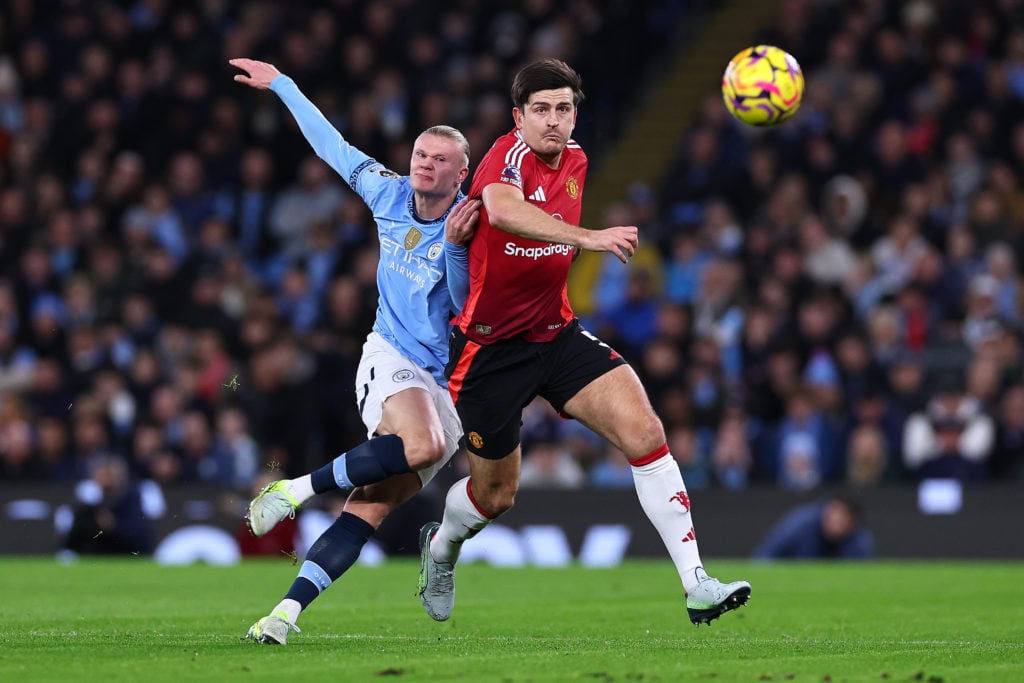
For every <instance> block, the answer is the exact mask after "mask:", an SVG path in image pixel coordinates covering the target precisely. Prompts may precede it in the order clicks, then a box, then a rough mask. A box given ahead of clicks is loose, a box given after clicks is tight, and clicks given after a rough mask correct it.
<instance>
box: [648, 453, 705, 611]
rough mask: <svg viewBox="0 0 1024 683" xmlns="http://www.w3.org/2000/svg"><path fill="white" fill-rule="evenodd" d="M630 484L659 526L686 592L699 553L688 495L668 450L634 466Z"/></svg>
mask: <svg viewBox="0 0 1024 683" xmlns="http://www.w3.org/2000/svg"><path fill="white" fill-rule="evenodd" d="M633 485H634V486H635V487H636V495H637V496H638V497H639V498H640V506H641V507H643V509H644V512H645V513H647V518H648V519H650V520H651V524H653V525H654V528H655V529H657V530H658V534H660V535H661V540H662V542H664V544H665V547H666V548H668V554H669V556H671V558H672V563H673V564H675V566H676V571H677V572H679V578H680V579H681V580H682V582H683V588H684V589H686V591H687V592H689V591H691V590H693V589H694V588H696V586H697V582H698V581H697V579H698V572H697V571H696V570H697V569H698V568H699V567H700V566H701V562H700V553H699V552H698V551H697V538H696V536H695V535H694V532H693V520H692V519H691V518H690V497H689V496H688V495H687V494H686V485H685V484H683V475H682V474H680V473H679V465H678V464H676V461H675V458H673V457H672V455H671V454H667V455H664V456H662V457H660V458H658V459H657V460H655V461H654V462H651V463H648V464H646V465H640V466H639V467H637V466H635V465H634V466H633Z"/></svg>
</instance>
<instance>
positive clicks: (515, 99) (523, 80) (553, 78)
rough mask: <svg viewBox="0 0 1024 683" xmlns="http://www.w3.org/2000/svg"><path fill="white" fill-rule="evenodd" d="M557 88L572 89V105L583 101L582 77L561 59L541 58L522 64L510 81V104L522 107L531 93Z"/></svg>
mask: <svg viewBox="0 0 1024 683" xmlns="http://www.w3.org/2000/svg"><path fill="white" fill-rule="evenodd" d="M559 88H570V89H571V90H572V103H573V105H574V106H577V107H578V106H579V104H580V102H582V101H583V79H581V78H580V75H579V74H578V73H576V70H575V69H573V68H572V67H571V66H569V65H568V64H566V63H565V62H563V61H562V60H561V59H553V58H550V57H549V58H547V59H541V60H539V61H536V62H533V63H532V64H528V65H526V66H524V67H523V68H522V69H520V70H519V73H517V74H516V78H515V80H514V81H513V82H512V104H513V105H514V106H516V107H518V108H519V109H522V108H523V107H524V106H526V102H527V101H528V100H529V99H530V95H532V94H533V93H535V92H540V91H541V90H558V89H559Z"/></svg>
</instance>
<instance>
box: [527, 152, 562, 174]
mask: <svg viewBox="0 0 1024 683" xmlns="http://www.w3.org/2000/svg"><path fill="white" fill-rule="evenodd" d="M533 155H534V156H535V157H537V158H538V159H540V160H541V161H542V162H543V163H544V165H545V166H547V167H548V168H553V169H555V170H558V167H559V166H560V165H561V164H562V151H561V150H559V151H558V153H557V154H554V155H547V156H546V155H543V154H540V153H538V152H537V150H534V151H533Z"/></svg>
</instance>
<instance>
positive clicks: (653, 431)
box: [622, 411, 666, 460]
mask: <svg viewBox="0 0 1024 683" xmlns="http://www.w3.org/2000/svg"><path fill="white" fill-rule="evenodd" d="M665 438H666V437H665V427H664V425H662V423H661V420H660V419H658V416H657V415H655V413H654V411H647V413H646V414H645V415H644V416H643V418H642V419H639V420H636V421H635V422H634V423H633V424H632V425H630V426H629V428H628V431H627V432H626V433H625V434H623V438H622V452H623V453H625V454H626V457H627V458H629V459H631V460H632V459H635V458H639V457H642V456H644V455H647V454H648V453H650V452H651V451H653V450H654V449H656V448H660V447H661V446H663V445H664V444H665Z"/></svg>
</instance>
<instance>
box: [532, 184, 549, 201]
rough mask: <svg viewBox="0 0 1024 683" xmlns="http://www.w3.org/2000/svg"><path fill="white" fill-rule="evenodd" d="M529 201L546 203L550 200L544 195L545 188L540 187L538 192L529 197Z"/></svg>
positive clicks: (535, 191)
mask: <svg viewBox="0 0 1024 683" xmlns="http://www.w3.org/2000/svg"><path fill="white" fill-rule="evenodd" d="M529 199H532V200H533V201H535V202H546V201H547V200H548V198H547V197H546V196H545V195H544V188H543V187H538V188H537V189H536V190H534V191H533V194H531V195H530V196H529Z"/></svg>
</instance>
